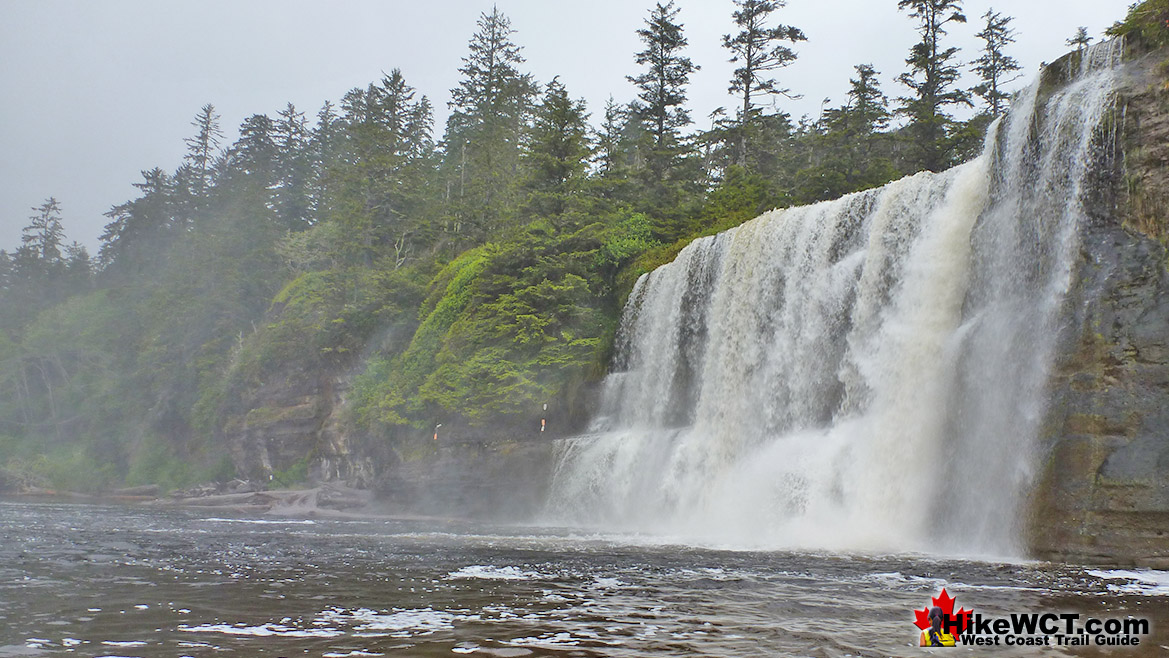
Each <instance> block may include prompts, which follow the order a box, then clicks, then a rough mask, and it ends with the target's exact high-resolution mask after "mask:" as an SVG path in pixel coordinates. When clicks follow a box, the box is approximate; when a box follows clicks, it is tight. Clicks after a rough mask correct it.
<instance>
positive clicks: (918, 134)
mask: <svg viewBox="0 0 1169 658" xmlns="http://www.w3.org/2000/svg"><path fill="white" fill-rule="evenodd" d="M897 7H898V8H899V9H909V10H910V13H909V15H910V16H911V17H913V18H916V19H918V21H919V26H918V34H920V35H921V41H920V42H918V43H916V44H914V46H913V48H912V49H911V50H910V54H909V57H908V58H907V59H906V60H905V63H906V64H908V65H909V68H910V70H909V71H907V72H905V73H902V74H901V75H900V76H899V77H898V80H900V81H901V83H902V84H903V85H905V86H906V87H909V89H910V91H912V92H913V95H912V96H908V97H903V98H901V99H900V100H901V107H900V112H901V113H902V114H904V115H905V116H906V117H908V119H909V125H908V130H909V133H910V138H911V139H912V143H913V150H914V152H913V155H912V157H911V161H912V163H913V165H914V166H916V167H920V168H922V169H928V170H930V171H941V170H942V169H945V168H946V167H948V166H950V165H951V164H952V145H951V144H950V137H951V133H952V132H953V129H954V121H953V118H952V117H951V116H950V115H949V114H948V113H947V108H948V107H949V106H953V105H966V106H971V105H972V103H971V102H970V95H969V94H968V93H967V92H966V91H964V90H962V89H959V88H958V87H956V86H955V83H956V82H957V81H958V77H959V75H960V72H959V70H958V64H957V62H956V61H955V55H957V53H958V49H957V48H956V47H953V46H951V47H944V46H943V45H942V37H943V36H945V34H946V30H945V26H946V25H947V24H948V23H965V22H966V16H964V15H963V14H962V0H899V1H898V3H897Z"/></svg>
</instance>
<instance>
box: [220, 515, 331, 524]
mask: <svg viewBox="0 0 1169 658" xmlns="http://www.w3.org/2000/svg"><path fill="white" fill-rule="evenodd" d="M203 520H204V521H214V522H216V523H251V524H255V525H316V524H317V522H316V521H312V520H310V519H303V520H299V521H283V520H282V521H272V520H268V519H221V518H218V517H212V518H210V519H203Z"/></svg>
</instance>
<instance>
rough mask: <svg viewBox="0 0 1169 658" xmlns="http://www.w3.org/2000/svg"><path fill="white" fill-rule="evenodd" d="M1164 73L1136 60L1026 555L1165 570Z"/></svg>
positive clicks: (1168, 96)
mask: <svg viewBox="0 0 1169 658" xmlns="http://www.w3.org/2000/svg"><path fill="white" fill-rule="evenodd" d="M1167 61H1169V57H1167V53H1165V52H1164V51H1161V52H1158V53H1151V54H1148V55H1145V56H1144V57H1142V58H1140V59H1137V60H1136V61H1133V62H1130V63H1129V64H1128V65H1127V66H1126V68H1125V77H1124V80H1123V82H1122V85H1121V88H1120V89H1119V96H1118V101H1117V111H1116V113H1115V114H1114V116H1113V117H1112V121H1113V125H1112V126H1106V127H1105V132H1106V133H1107V132H1109V128H1116V129H1117V130H1116V133H1115V135H1114V140H1115V143H1116V145H1117V146H1118V147H1119V149H1120V152H1121V153H1122V154H1123V158H1119V159H1115V160H1110V159H1109V158H1108V157H1107V154H1105V157H1104V158H1103V159H1104V160H1105V162H1103V163H1102V165H1101V167H1100V172H1099V175H1098V176H1097V178H1096V179H1097V180H1098V181H1100V182H1099V184H1098V185H1097V186H1095V189H1093V191H1092V195H1093V197H1094V198H1093V199H1092V203H1091V205H1090V208H1089V210H1090V215H1091V217H1092V221H1091V222H1090V223H1089V225H1088V226H1086V227H1085V228H1084V231H1083V234H1082V246H1081V258H1080V264H1079V271H1078V277H1077V282H1076V285H1075V286H1074V289H1073V291H1072V294H1071V296H1070V297H1069V299H1068V303H1067V307H1066V309H1067V310H1066V316H1067V324H1066V331H1065V335H1064V336H1062V337H1061V343H1062V349H1061V350H1060V353H1059V355H1058V357H1057V361H1056V364H1055V369H1054V373H1053V378H1052V393H1051V405H1050V408H1049V413H1048V417H1047V421H1046V427H1045V432H1044V434H1045V436H1044V442H1045V445H1044V448H1045V457H1046V459H1045V462H1044V464H1043V472H1042V478H1041V481H1040V483H1039V485H1038V487H1037V491H1036V496H1035V498H1034V507H1033V516H1032V521H1031V531H1032V534H1031V538H1030V539H1031V547H1032V551H1033V552H1034V553H1035V554H1036V555H1037V556H1038V557H1043V558H1049V559H1058V560H1068V561H1074V562H1087V563H1096V564H1118V565H1138V566H1150V567H1157V568H1169V270H1167V265H1169V260H1167V253H1166V249H1165V246H1164V244H1163V240H1164V239H1165V238H1166V237H1167V236H1169V230H1166V229H1167V227H1169V203H1167V201H1169V67H1167V66H1166V62H1167Z"/></svg>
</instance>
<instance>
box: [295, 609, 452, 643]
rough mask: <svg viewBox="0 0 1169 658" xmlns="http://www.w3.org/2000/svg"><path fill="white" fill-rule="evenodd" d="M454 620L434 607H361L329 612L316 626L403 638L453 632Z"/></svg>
mask: <svg viewBox="0 0 1169 658" xmlns="http://www.w3.org/2000/svg"><path fill="white" fill-rule="evenodd" d="M454 620H455V617H454V615H452V614H450V613H448V612H443V611H441V610H433V609H431V608H420V609H414V610H395V611H394V612H390V613H381V612H377V611H374V610H370V609H368V608H358V609H357V610H340V609H332V610H326V611H324V612H322V613H321V614H320V615H319V616H318V617H317V621H315V622H313V623H314V624H315V623H326V624H346V625H351V626H353V629H354V630H355V631H357V632H358V633H359V635H358V636H359V637H376V636H378V635H389V636H390V637H398V638H402V637H412V636H415V635H430V634H431V633H434V632H435V631H443V630H450V629H452V628H454Z"/></svg>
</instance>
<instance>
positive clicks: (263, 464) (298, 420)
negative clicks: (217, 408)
mask: <svg viewBox="0 0 1169 658" xmlns="http://www.w3.org/2000/svg"><path fill="white" fill-rule="evenodd" d="M347 386H348V385H347V382H346V381H345V380H344V379H342V378H340V377H337V376H334V375H333V374H332V373H328V372H319V373H310V372H303V371H298V372H292V373H287V374H284V375H282V376H280V377H275V378H273V379H272V381H270V382H266V383H265V384H264V385H263V386H261V387H259V389H258V390H256V391H255V393H253V394H252V395H251V399H250V400H248V404H247V405H245V407H244V408H246V409H247V411H246V412H244V413H240V414H238V415H235V416H232V417H230V418H229V420H228V422H227V423H226V424H225V427H224V433H225V434H226V436H227V441H228V445H229V446H230V448H231V456H232V461H233V462H234V463H235V466H236V470H237V472H239V473H240V474H241V475H243V476H245V477H247V478H249V479H252V480H256V481H260V482H267V481H269V480H270V479H271V478H272V476H273V475H274V474H276V473H279V472H282V471H289V470H291V469H294V468H296V467H297V465H298V464H301V465H303V467H304V468H305V474H306V475H307V476H308V477H309V478H310V479H311V480H313V481H318V482H320V481H343V482H348V483H349V484H352V485H354V486H361V487H367V486H369V485H370V484H371V483H372V481H373V477H374V466H373V459H372V458H371V457H370V456H369V455H367V454H365V453H364V452H363V451H362V450H361V449H360V447H359V446H358V445H357V442H358V441H357V438H358V437H356V436H355V435H354V434H353V433H350V432H346V431H345V430H344V428H343V423H342V420H341V414H340V413H338V412H339V411H340V410H341V409H342V407H343V404H344V393H345V391H346V389H347Z"/></svg>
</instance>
